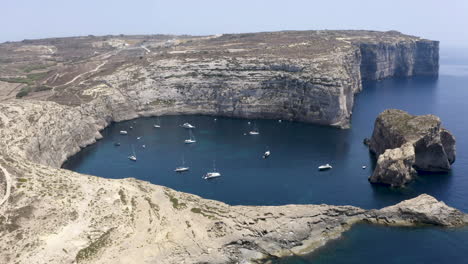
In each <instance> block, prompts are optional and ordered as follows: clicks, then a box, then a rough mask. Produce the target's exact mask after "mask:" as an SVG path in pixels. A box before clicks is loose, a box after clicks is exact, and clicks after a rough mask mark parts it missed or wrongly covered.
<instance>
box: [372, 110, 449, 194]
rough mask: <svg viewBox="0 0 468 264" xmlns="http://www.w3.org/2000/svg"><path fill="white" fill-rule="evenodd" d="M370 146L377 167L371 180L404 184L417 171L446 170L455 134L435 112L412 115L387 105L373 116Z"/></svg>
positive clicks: (396, 184) (393, 184)
mask: <svg viewBox="0 0 468 264" xmlns="http://www.w3.org/2000/svg"><path fill="white" fill-rule="evenodd" d="M369 149H370V151H371V152H373V153H374V154H375V155H376V156H377V157H378V159H377V167H376V169H375V170H374V173H373V175H372V176H371V177H370V178H369V180H370V181H371V182H374V183H384V184H389V185H392V186H403V185H405V184H406V183H407V182H409V181H411V179H412V178H413V177H412V176H413V175H415V174H414V173H413V168H414V169H416V170H419V171H435V172H437V171H448V170H450V168H451V164H452V163H453V162H454V161H455V155H456V151H455V137H454V136H453V135H452V134H451V133H450V132H449V131H448V130H446V129H444V128H442V126H441V121H440V119H439V118H438V117H437V116H434V115H422V116H413V115H410V114H408V113H407V112H405V111H402V110H396V109H389V110H385V111H384V112H382V113H381V114H380V115H379V116H378V117H377V119H376V121H375V125H374V132H373V134H372V137H371V139H370V141H369Z"/></svg>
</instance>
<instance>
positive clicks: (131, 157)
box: [128, 145, 137, 161]
mask: <svg viewBox="0 0 468 264" xmlns="http://www.w3.org/2000/svg"><path fill="white" fill-rule="evenodd" d="M132 150H133V155H130V156H128V159H129V160H132V161H136V160H137V158H136V154H135V148H134V147H133V145H132Z"/></svg>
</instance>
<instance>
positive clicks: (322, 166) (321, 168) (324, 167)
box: [318, 163, 333, 171]
mask: <svg viewBox="0 0 468 264" xmlns="http://www.w3.org/2000/svg"><path fill="white" fill-rule="evenodd" d="M331 168H333V167H332V166H331V165H330V164H328V163H327V164H325V165H320V166H319V167H318V169H319V170H321V171H322V170H329V169H331Z"/></svg>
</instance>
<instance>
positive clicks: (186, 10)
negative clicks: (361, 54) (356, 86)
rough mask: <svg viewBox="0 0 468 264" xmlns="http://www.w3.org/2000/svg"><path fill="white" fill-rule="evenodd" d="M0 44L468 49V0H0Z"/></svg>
mask: <svg viewBox="0 0 468 264" xmlns="http://www.w3.org/2000/svg"><path fill="white" fill-rule="evenodd" d="M0 14H1V15H0V25H2V26H1V30H0V42H5V41H19V40H23V39H35V38H47V37H65V36H82V35H89V34H92V35H107V34H190V35H210V34H220V33H240V32H258V31H277V30H313V29H372V30H383V31H385V30H398V31H401V32H403V33H406V34H411V35H417V36H421V37H424V38H428V39H433V40H440V41H441V45H450V46H454V47H468V34H467V33H468V32H467V31H468V0H391V1H379V0H282V1H278V0H231V1H226V0H224V1H223V0H184V1H182V0H74V1H72V0H0Z"/></svg>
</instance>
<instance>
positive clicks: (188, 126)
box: [182, 123, 195, 128]
mask: <svg viewBox="0 0 468 264" xmlns="http://www.w3.org/2000/svg"><path fill="white" fill-rule="evenodd" d="M182 127H185V128H195V126H193V125H191V124H190V123H184V124H183V125H182Z"/></svg>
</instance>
